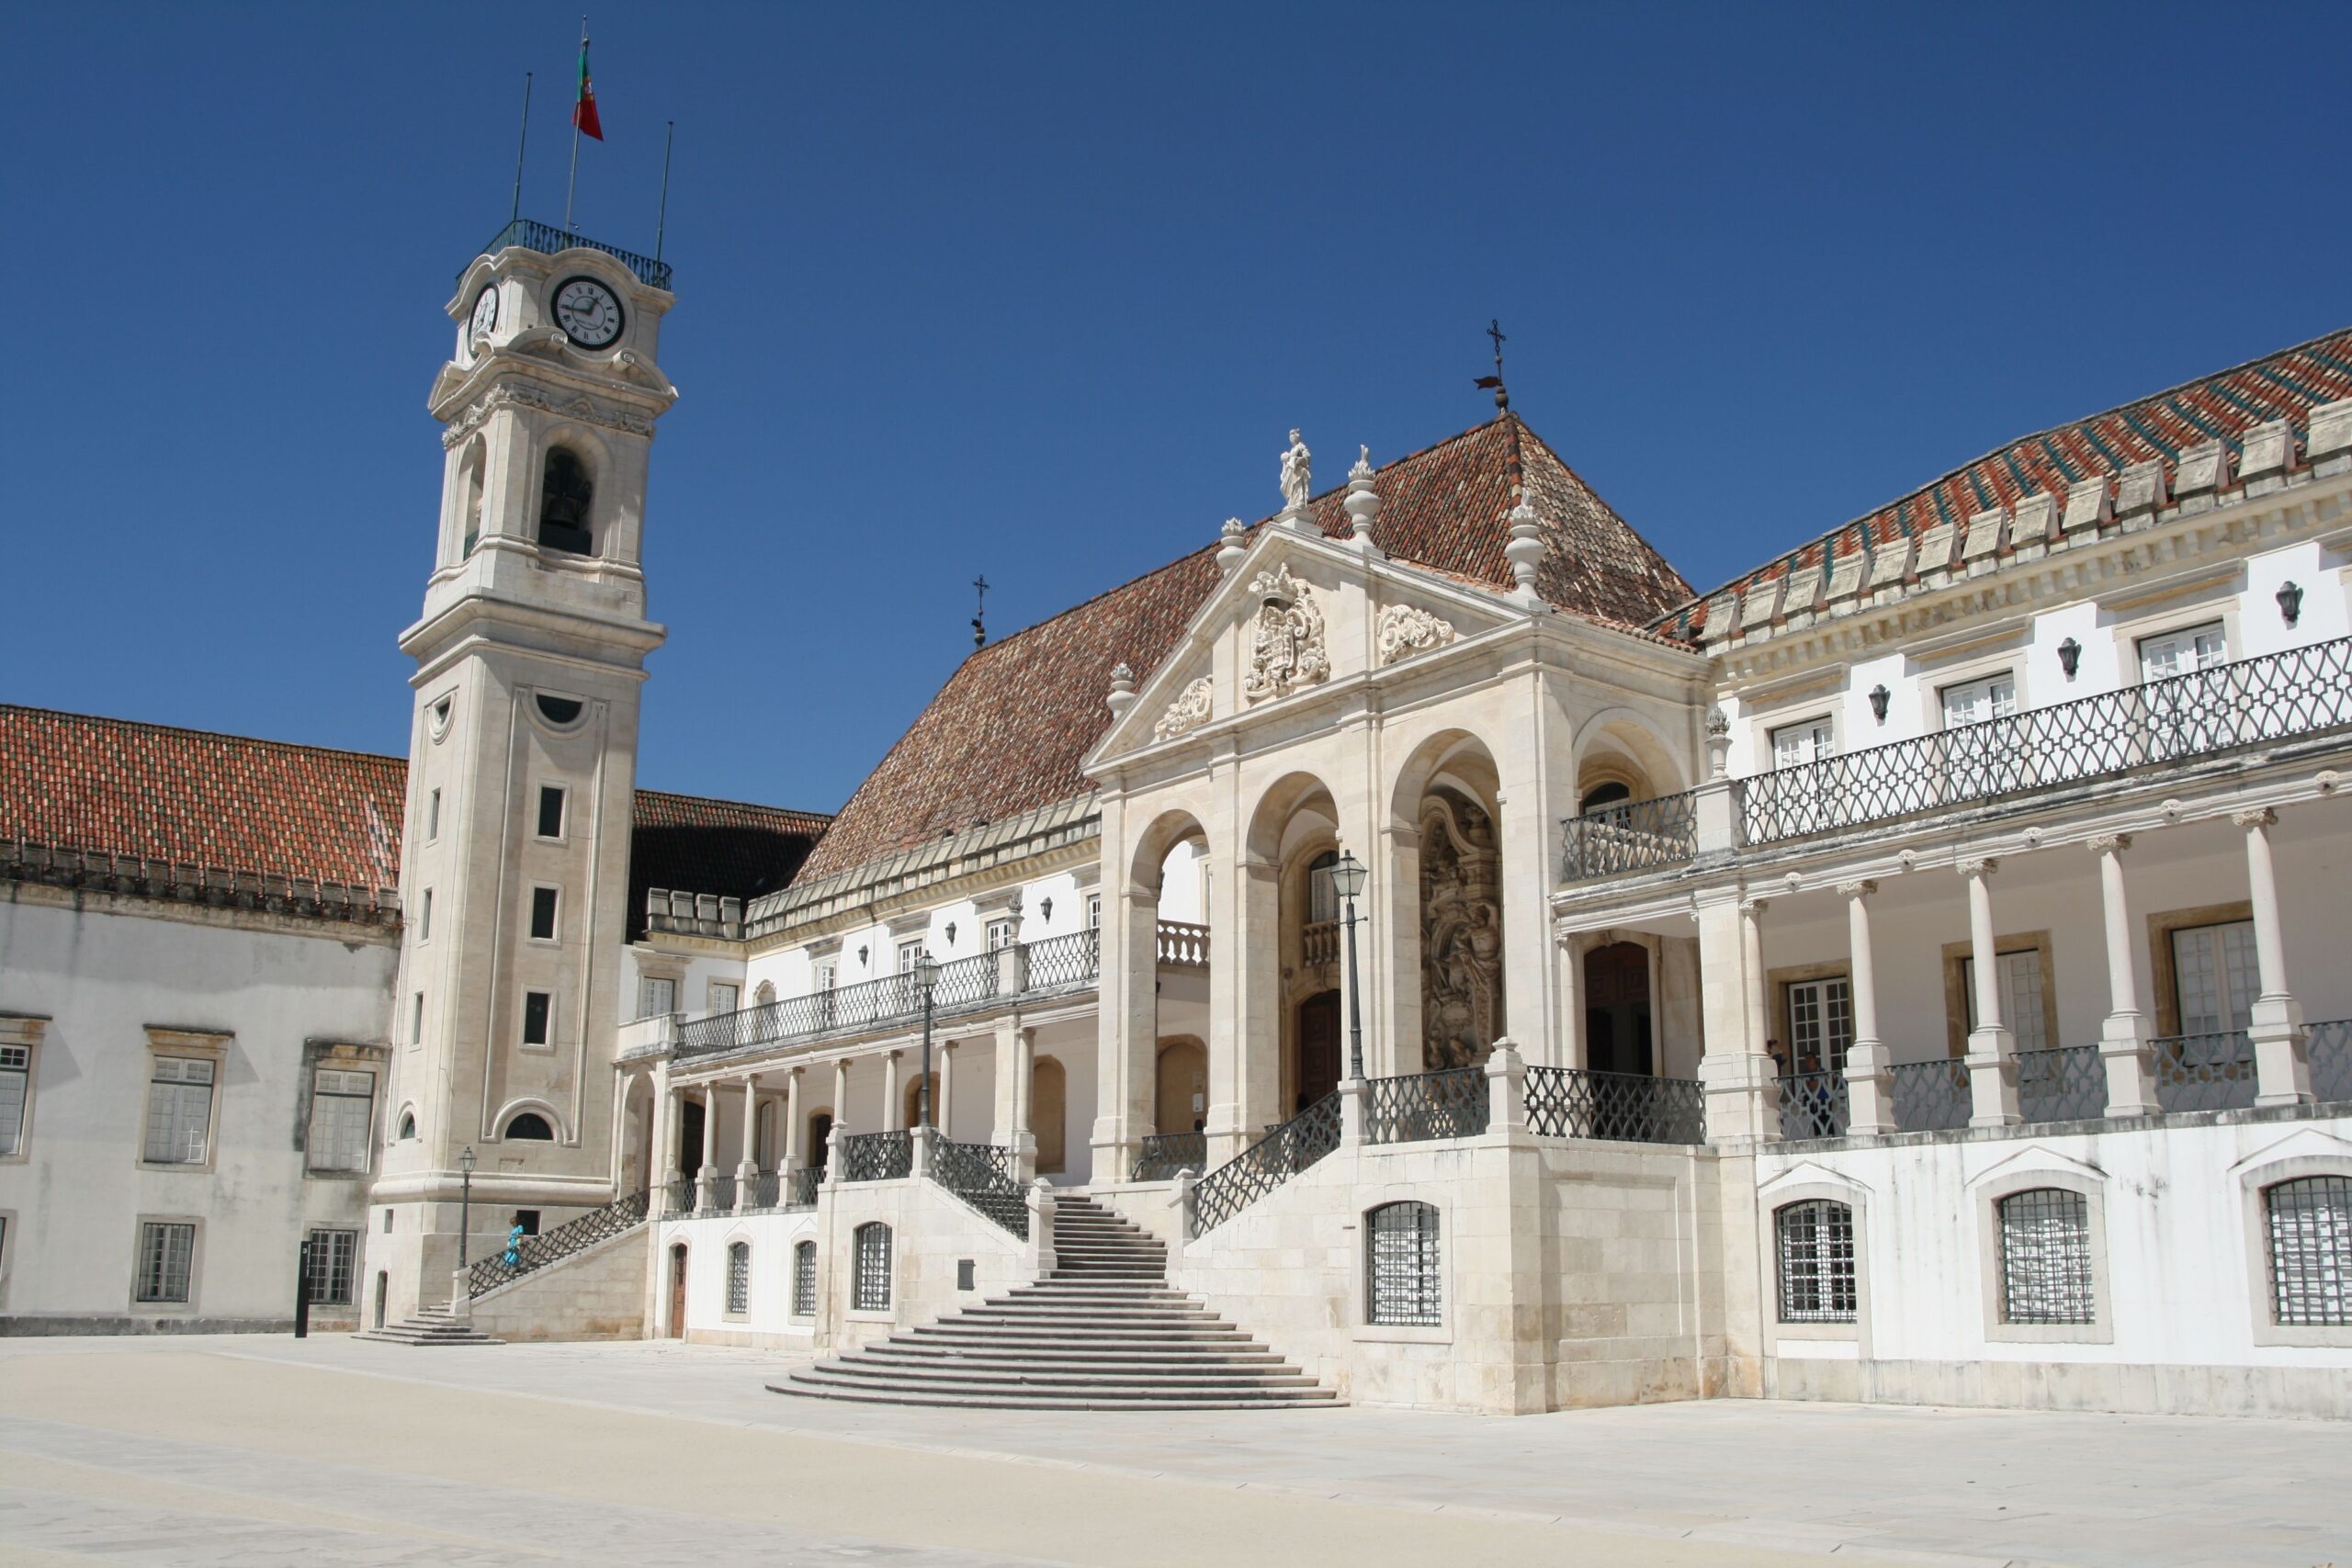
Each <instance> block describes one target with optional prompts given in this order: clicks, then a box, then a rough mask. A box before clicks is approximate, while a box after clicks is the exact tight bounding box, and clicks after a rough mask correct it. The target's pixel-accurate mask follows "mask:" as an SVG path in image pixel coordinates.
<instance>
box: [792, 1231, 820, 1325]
mask: <svg viewBox="0 0 2352 1568" xmlns="http://www.w3.org/2000/svg"><path fill="white" fill-rule="evenodd" d="M792 1315H793V1316H795V1317H814V1316H816V1315H817V1244H816V1243H815V1242H813V1241H804V1242H802V1243H801V1244H800V1245H799V1246H797V1247H794V1248H793V1249H792Z"/></svg>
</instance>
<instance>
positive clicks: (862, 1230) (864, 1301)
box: [852, 1220, 890, 1312]
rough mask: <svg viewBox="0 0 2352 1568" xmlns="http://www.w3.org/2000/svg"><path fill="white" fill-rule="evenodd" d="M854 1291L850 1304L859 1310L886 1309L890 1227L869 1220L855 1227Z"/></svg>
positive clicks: (888, 1295)
mask: <svg viewBox="0 0 2352 1568" xmlns="http://www.w3.org/2000/svg"><path fill="white" fill-rule="evenodd" d="M856 1243H857V1292H856V1294H855V1295H854V1297H852V1304H853V1305H854V1306H855V1307H856V1308H857V1310H858V1311H860V1312H888V1311H889V1310H890V1227H889V1226H888V1225H886V1224H883V1223H882V1222H881V1221H879V1220H869V1221H867V1222H866V1223H865V1224H862V1225H860V1226H858V1227H857V1236H856Z"/></svg>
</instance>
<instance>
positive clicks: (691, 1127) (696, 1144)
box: [678, 1100, 706, 1180]
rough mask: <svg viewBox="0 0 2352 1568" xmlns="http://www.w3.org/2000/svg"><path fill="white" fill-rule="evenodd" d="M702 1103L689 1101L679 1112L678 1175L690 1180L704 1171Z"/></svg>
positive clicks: (703, 1116)
mask: <svg viewBox="0 0 2352 1568" xmlns="http://www.w3.org/2000/svg"><path fill="white" fill-rule="evenodd" d="M705 1119H706V1118H705V1113H704V1111H703V1106H702V1101H701V1100H687V1101H686V1102H685V1103H684V1105H682V1106H681V1107H679V1111H678V1173H679V1174H680V1175H682V1176H684V1177H685V1178H686V1179H689V1180H691V1179H694V1177H695V1175H696V1174H697V1173H699V1172H700V1171H701V1169H702V1129H703V1122H704V1121H705Z"/></svg>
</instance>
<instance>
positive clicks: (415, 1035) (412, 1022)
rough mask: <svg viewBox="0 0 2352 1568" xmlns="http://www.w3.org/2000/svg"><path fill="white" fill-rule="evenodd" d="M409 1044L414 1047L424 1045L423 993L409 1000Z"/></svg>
mask: <svg viewBox="0 0 2352 1568" xmlns="http://www.w3.org/2000/svg"><path fill="white" fill-rule="evenodd" d="M408 1043H410V1044H412V1045H422V1044H424V992H423V991H419V992H417V993H416V995H415V996H413V997H412V998H409V1009H408Z"/></svg>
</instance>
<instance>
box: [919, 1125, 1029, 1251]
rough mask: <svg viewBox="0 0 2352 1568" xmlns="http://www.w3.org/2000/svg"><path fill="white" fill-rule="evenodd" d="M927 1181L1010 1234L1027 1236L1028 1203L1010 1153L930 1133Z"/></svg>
mask: <svg viewBox="0 0 2352 1568" xmlns="http://www.w3.org/2000/svg"><path fill="white" fill-rule="evenodd" d="M926 1136H928V1137H929V1138H930V1140H931V1179H933V1181H936V1182H938V1183H939V1184H940V1185H941V1186H942V1187H944V1188H946V1189H947V1190H949V1191H950V1192H953V1193H955V1194H956V1196H957V1197H958V1198H961V1199H962V1200H963V1201H965V1202H967V1203H969V1204H970V1205H971V1206H972V1207H973V1208H975V1209H978V1211H979V1212H980V1213H983V1214H986V1215H987V1216H988V1217H989V1219H991V1220H994V1221H995V1222H996V1223H997V1224H1000V1225H1001V1226H1003V1227H1004V1228H1005V1229H1006V1230H1008V1231H1011V1232H1012V1234H1013V1235H1017V1236H1026V1235H1028V1234H1029V1200H1028V1198H1027V1197H1026V1196H1025V1195H1024V1194H1023V1192H1022V1190H1021V1184H1020V1183H1019V1182H1017V1181H1015V1180H1014V1179H1013V1175H1012V1171H1013V1166H1012V1150H1011V1149H1008V1148H1001V1147H1000V1146H998V1145H995V1144H959V1143H957V1142H956V1140H955V1139H953V1138H949V1137H944V1136H942V1135H941V1134H939V1133H937V1132H935V1131H933V1132H929V1133H927V1134H926Z"/></svg>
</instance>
